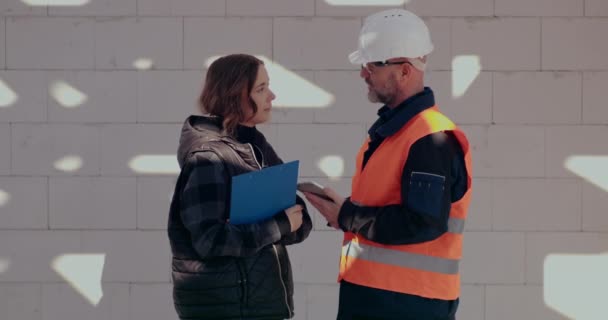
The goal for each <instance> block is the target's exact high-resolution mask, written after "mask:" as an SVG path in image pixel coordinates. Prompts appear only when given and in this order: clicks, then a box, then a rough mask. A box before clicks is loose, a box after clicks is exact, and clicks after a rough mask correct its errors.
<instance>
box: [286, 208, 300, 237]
mask: <svg viewBox="0 0 608 320" xmlns="http://www.w3.org/2000/svg"><path fill="white" fill-rule="evenodd" d="M303 209H304V208H303V207H302V206H301V205H299V204H296V205H295V206H293V207H291V208H288V209H285V214H286V215H287V218H288V219H289V224H290V225H291V232H294V231H296V230H298V229H300V227H301V226H302V210H303Z"/></svg>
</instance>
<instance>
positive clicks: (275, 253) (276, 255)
mask: <svg viewBox="0 0 608 320" xmlns="http://www.w3.org/2000/svg"><path fill="white" fill-rule="evenodd" d="M272 249H274V256H275V258H276V259H277V265H278V266H279V278H280V279H281V285H282V286H283V293H285V306H286V307H287V311H289V316H290V317H291V315H292V313H291V308H290V307H289V301H287V287H285V281H284V280H283V269H282V268H281V261H279V253H278V252H277V247H276V246H275V245H274V244H273V245H272Z"/></svg>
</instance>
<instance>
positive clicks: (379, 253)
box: [342, 241, 459, 274]
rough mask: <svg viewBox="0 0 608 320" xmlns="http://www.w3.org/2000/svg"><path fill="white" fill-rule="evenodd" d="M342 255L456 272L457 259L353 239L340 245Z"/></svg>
mask: <svg viewBox="0 0 608 320" xmlns="http://www.w3.org/2000/svg"><path fill="white" fill-rule="evenodd" d="M342 255H343V256H348V257H353V258H357V259H362V260H367V261H373V262H377V263H384V264H389V265H393V266H399V267H404V268H411V269H418V270H427V271H432V272H438V273H444V274H458V261H459V260H451V259H444V258H438V257H432V256H426V255H421V254H415V253H410V252H402V251H395V250H390V249H384V248H380V247H374V246H368V245H366V244H363V243H358V242H355V241H350V242H348V243H347V244H345V245H344V246H342Z"/></svg>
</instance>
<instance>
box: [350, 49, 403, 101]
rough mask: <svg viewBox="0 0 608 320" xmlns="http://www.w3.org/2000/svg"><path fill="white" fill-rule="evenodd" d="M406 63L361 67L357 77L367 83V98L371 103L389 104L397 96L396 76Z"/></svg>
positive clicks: (397, 62)
mask: <svg viewBox="0 0 608 320" xmlns="http://www.w3.org/2000/svg"><path fill="white" fill-rule="evenodd" d="M403 63H406V61H399V60H396V61H388V64H387V63H386V62H385V63H378V62H375V63H368V64H366V65H364V66H361V72H360V73H359V75H360V76H361V78H363V79H364V80H365V83H367V87H368V92H367V98H368V99H369V101H371V102H373V103H383V104H391V103H393V102H394V100H395V98H396V96H397V90H398V83H397V74H398V72H399V70H400V69H399V68H400V67H401V65H402V64H403Z"/></svg>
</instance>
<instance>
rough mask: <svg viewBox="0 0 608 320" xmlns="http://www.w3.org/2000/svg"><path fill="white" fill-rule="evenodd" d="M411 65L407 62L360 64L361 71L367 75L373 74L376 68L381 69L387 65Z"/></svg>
mask: <svg viewBox="0 0 608 320" xmlns="http://www.w3.org/2000/svg"><path fill="white" fill-rule="evenodd" d="M404 63H407V64H410V65H411V64H412V63H411V62H409V61H407V60H406V61H388V60H386V61H372V62H368V63H363V64H361V70H363V69H365V70H366V71H367V72H369V73H373V72H374V69H376V68H382V67H386V66H388V65H394V64H404Z"/></svg>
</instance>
